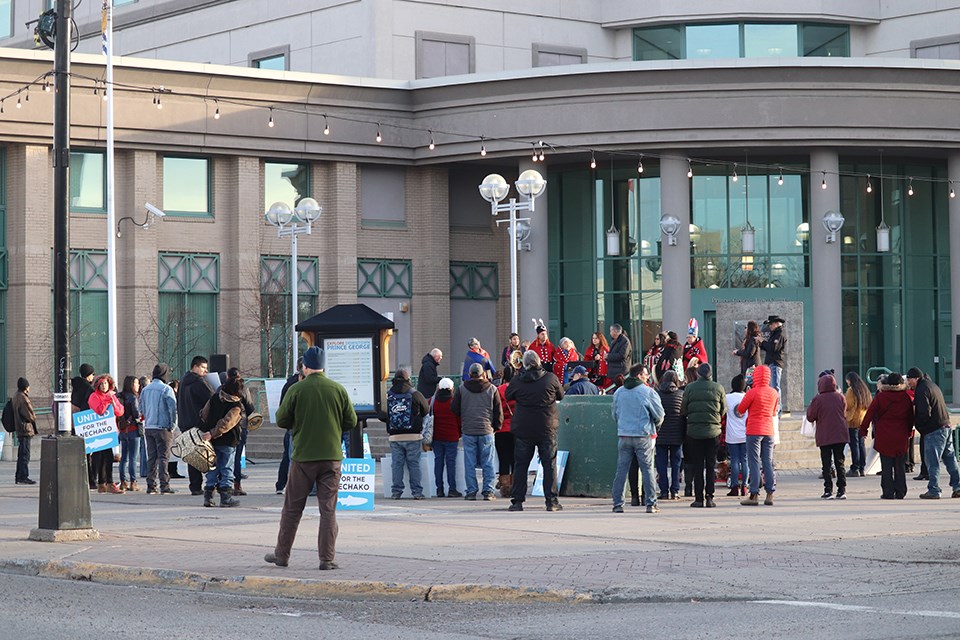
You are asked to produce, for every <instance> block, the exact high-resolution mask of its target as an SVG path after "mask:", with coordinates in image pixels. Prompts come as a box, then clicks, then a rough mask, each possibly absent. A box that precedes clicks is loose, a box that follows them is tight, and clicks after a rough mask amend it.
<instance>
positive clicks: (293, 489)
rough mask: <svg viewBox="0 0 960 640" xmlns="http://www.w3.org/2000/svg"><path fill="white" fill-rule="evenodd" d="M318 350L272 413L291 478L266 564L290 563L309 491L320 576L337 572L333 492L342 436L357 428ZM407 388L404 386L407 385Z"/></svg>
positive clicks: (307, 359) (312, 349)
mask: <svg viewBox="0 0 960 640" xmlns="http://www.w3.org/2000/svg"><path fill="white" fill-rule="evenodd" d="M323 367H324V357H323V350H322V349H321V348H320V347H310V348H309V349H307V351H306V353H304V354H303V380H301V381H300V382H297V383H296V384H294V385H292V386H291V387H290V388H289V389H288V390H287V394H286V395H285V396H284V398H283V401H282V402H281V403H280V407H279V408H278V409H277V426H278V427H280V428H281V429H288V430H290V432H291V434H292V436H291V443H292V451H291V453H290V475H289V478H288V480H287V486H286V491H285V492H284V496H283V511H282V512H281V513H280V530H279V531H278V532H277V544H276V546H275V547H274V550H273V551H272V552H270V553H268V554H266V555H265V556H264V557H263V559H264V561H265V562H269V563H271V564H275V565H277V566H278V567H285V566H287V564H288V563H289V560H290V549H291V547H293V541H294V538H296V536H297V529H298V528H299V526H300V519H301V518H302V517H303V508H304V507H305V506H306V504H307V496H308V495H309V494H310V489H311V487H313V486H314V485H316V486H317V502H318V503H319V506H320V530H319V533H318V536H317V537H318V541H317V553H318V555H319V556H320V570H321V571H327V570H330V569H339V568H340V567H339V565H337V563H336V560H335V558H336V546H337V533H338V527H337V512H336V508H337V492H338V490H339V488H340V466H341V462H342V460H343V450H342V448H341V447H342V442H343V433H344V432H345V431H349V430H350V429H353V428H354V427H356V426H357V414H356V412H355V411H354V409H353V402H352V401H351V400H350V396H349V395H348V394H347V390H346V389H344V388H343V385H341V384H340V383H338V382H335V381H334V380H331V379H330V378H328V377H327V375H326V373H324V371H323ZM408 384H409V381H408Z"/></svg>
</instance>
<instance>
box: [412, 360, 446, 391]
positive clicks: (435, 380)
mask: <svg viewBox="0 0 960 640" xmlns="http://www.w3.org/2000/svg"><path fill="white" fill-rule="evenodd" d="M441 360H443V352H442V351H440V349H432V350H431V351H430V353H428V354H427V355H425V356H423V359H422V360H420V375H418V376H417V391H419V392H420V394H421V395H422V396H423V397H424V398H432V397H433V394H435V393H436V392H437V385H438V384H440V374H439V373H437V367H438V366H440V361H441Z"/></svg>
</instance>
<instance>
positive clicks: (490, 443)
mask: <svg viewBox="0 0 960 640" xmlns="http://www.w3.org/2000/svg"><path fill="white" fill-rule="evenodd" d="M484 368H485V367H484V365H482V364H480V363H478V362H475V363H473V364H472V365H470V368H469V370H468V372H467V373H468V374H469V376H470V377H469V379H467V380H464V382H463V384H462V385H460V387H458V388H457V390H456V391H455V392H454V393H453V402H452V403H451V404H450V410H451V411H452V412H453V414H454V415H456V416H459V417H460V425H461V430H462V433H463V435H462V436H461V439H462V440H463V465H464V469H466V472H465V480H466V488H465V489H464V496H463V497H464V499H465V500H476V499H477V493H480V494H481V495H482V496H483V499H484V500H487V501H490V500H495V499H496V494H495V493H494V480H493V476H494V473H493V458H494V452H495V449H494V442H495V440H494V436H493V434H494V433H496V432H497V431H499V430H500V427H501V425H503V405H502V404H501V403H500V391H499V390H498V389H497V387H495V386H493V385H492V384H491V383H490V381H489V380H487V379H486V378H485V377H484V375H483V372H484ZM477 467H480V469H481V470H482V476H483V486H482V487H478V486H477V473H476V469H477Z"/></svg>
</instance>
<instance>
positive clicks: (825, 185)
mask: <svg viewBox="0 0 960 640" xmlns="http://www.w3.org/2000/svg"><path fill="white" fill-rule="evenodd" d="M820 173H822V174H823V179H822V180H821V181H820V188H821V189H826V188H827V172H826V171H821V172H820Z"/></svg>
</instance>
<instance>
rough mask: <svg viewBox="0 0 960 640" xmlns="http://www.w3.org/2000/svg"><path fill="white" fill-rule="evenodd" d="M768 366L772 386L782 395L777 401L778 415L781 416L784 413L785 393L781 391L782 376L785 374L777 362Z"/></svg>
mask: <svg viewBox="0 0 960 640" xmlns="http://www.w3.org/2000/svg"><path fill="white" fill-rule="evenodd" d="M768 366H769V367H770V386H771V387H772V388H774V389H776V390H777V395H778V396H780V401H779V402H778V403H777V416H779V415H780V414H781V413H783V393H782V392H781V391H780V378H781V377H782V376H783V368H782V367H778V366H777V365H775V364H771V365H768Z"/></svg>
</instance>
